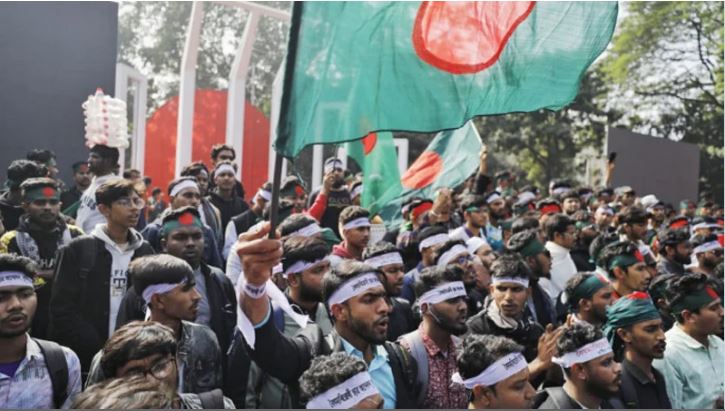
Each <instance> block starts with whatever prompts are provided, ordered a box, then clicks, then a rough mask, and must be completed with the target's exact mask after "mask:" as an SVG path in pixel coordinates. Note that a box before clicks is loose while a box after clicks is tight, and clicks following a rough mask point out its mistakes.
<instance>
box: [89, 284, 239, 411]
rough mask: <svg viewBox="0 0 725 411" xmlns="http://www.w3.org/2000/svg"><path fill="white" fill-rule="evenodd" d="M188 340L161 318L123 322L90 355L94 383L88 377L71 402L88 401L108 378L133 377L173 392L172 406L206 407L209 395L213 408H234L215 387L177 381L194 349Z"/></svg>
mask: <svg viewBox="0 0 725 411" xmlns="http://www.w3.org/2000/svg"><path fill="white" fill-rule="evenodd" d="M192 289H193V288H192ZM189 343H190V341H188V340H183V339H182V340H179V338H178V336H177V335H176V334H175V332H174V330H172V329H171V327H169V326H168V325H167V324H164V323H162V322H157V321H134V322H131V323H128V324H126V325H124V326H123V327H121V328H119V329H118V330H117V331H116V332H115V333H114V334H113V335H112V336H111V338H110V339H109V340H108V342H107V343H106V345H105V346H104V347H103V351H101V352H99V353H98V355H96V357H95V358H94V367H93V368H94V374H93V381H94V382H95V383H93V382H91V381H90V380H89V384H87V388H86V390H85V391H84V393H83V394H81V395H80V396H79V398H77V399H76V401H75V403H76V404H79V403H81V402H85V401H89V399H88V396H89V395H93V394H92V393H94V392H95V391H97V390H98V387H103V386H107V385H108V384H109V383H110V382H111V381H118V380H119V379H123V380H128V381H129V382H132V381H133V380H134V379H135V378H143V379H145V380H146V381H149V382H151V383H152V384H153V385H152V387H153V388H154V389H155V391H156V392H159V393H170V394H173V395H172V396H171V398H172V399H175V397H176V396H177V395H178V397H179V398H178V401H176V402H177V403H178V404H174V408H184V409H202V408H206V407H204V402H205V400H206V399H207V398H210V397H212V398H213V397H216V398H213V400H212V399H211V398H210V400H209V402H210V403H213V401H214V400H215V401H216V406H215V407H214V408H221V407H223V408H226V409H233V408H235V407H234V404H233V403H232V401H231V400H230V399H228V398H226V397H223V396H222V393H221V392H220V391H219V390H213V391H202V392H189V391H183V390H182V389H183V388H184V385H181V386H180V385H179V381H180V380H179V376H182V377H181V378H182V380H183V381H185V380H186V378H185V377H184V375H185V373H186V372H188V371H186V368H187V367H188V365H192V364H193V363H190V362H189V356H188V352H186V351H187V350H189V349H194V347H192V346H189ZM198 365H200V366H203V365H205V364H201V363H199V364H198ZM149 388H150V387H149ZM123 393H124V388H123V387H121V386H119V387H117V390H116V391H115V392H114V391H110V390H109V394H111V395H112V396H115V395H122V394H123ZM172 404H173V403H172ZM170 405H171V404H170ZM114 408H115V406H114ZM209 408H212V407H209Z"/></svg>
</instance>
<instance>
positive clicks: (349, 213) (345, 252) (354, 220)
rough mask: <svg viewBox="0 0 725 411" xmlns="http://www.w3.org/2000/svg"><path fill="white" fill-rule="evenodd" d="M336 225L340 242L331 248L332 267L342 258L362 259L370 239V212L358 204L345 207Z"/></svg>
mask: <svg viewBox="0 0 725 411" xmlns="http://www.w3.org/2000/svg"><path fill="white" fill-rule="evenodd" d="M321 225H322V226H323V227H324V226H325V225H324V224H321ZM338 227H339V232H340V233H341V234H342V242H341V243H340V244H339V245H336V246H335V247H333V248H332V256H331V257H330V263H331V264H332V267H333V268H334V267H336V266H337V265H338V264H340V262H342V260H344V259H350V260H358V261H362V259H363V257H362V254H363V251H364V250H365V247H367V246H368V241H370V213H369V212H368V210H366V209H364V208H362V207H358V206H350V207H347V208H346V209H344V210H342V212H341V213H340V222H339V224H338Z"/></svg>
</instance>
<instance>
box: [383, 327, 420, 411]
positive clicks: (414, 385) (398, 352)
mask: <svg viewBox="0 0 725 411" xmlns="http://www.w3.org/2000/svg"><path fill="white" fill-rule="evenodd" d="M384 347H385V350H386V351H387V352H388V355H389V356H390V357H392V358H393V359H394V362H395V363H397V364H400V371H401V373H402V378H403V381H404V384H405V386H406V391H407V392H408V393H410V400H414V401H416V406H420V404H419V403H418V399H419V398H421V392H423V393H425V392H424V391H422V390H420V383H419V382H418V367H417V366H416V361H415V359H414V358H413V357H412V356H411V355H410V353H409V352H408V350H406V349H405V348H403V347H402V346H401V345H400V344H398V343H394V342H390V341H386V342H385V345H384ZM391 364H392V362H391ZM393 375H395V371H393ZM422 398H425V397H422ZM398 401H401V399H400V398H398ZM398 404H400V402H398ZM403 408H412V407H403Z"/></svg>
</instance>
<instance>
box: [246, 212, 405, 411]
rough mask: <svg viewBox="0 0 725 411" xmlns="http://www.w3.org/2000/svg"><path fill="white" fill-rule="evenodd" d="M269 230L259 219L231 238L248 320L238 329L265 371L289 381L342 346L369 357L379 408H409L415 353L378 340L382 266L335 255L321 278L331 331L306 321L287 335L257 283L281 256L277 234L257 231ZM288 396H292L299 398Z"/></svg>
mask: <svg viewBox="0 0 725 411" xmlns="http://www.w3.org/2000/svg"><path fill="white" fill-rule="evenodd" d="M269 230H270V226H269V225H268V224H266V225H265V226H264V227H263V229H262V230H260V231H259V232H256V233H247V234H243V235H242V238H241V241H240V243H239V244H238V245H237V252H238V254H239V256H240V258H241V260H242V265H243V267H244V278H245V280H246V281H245V284H244V285H242V287H241V288H242V289H243V292H242V293H241V294H240V297H239V299H240V308H241V310H242V312H243V314H244V318H245V319H246V320H247V322H246V325H245V322H244V321H242V326H243V329H242V330H241V331H242V334H246V335H249V331H252V333H253V334H252V335H249V336H248V337H245V338H246V340H247V343H248V344H249V345H250V347H248V349H249V352H250V355H251V357H252V359H253V360H254V361H255V362H256V363H257V364H258V365H259V366H260V367H261V368H262V369H263V370H265V371H266V372H268V373H269V374H270V375H273V376H275V377H277V378H279V379H280V380H281V381H283V382H286V383H288V384H296V382H297V379H298V378H299V376H300V375H301V374H302V373H303V372H304V371H305V370H306V369H307V368H309V365H310V363H311V361H312V359H313V358H314V357H315V356H318V355H326V354H330V353H332V352H340V351H344V352H346V353H348V354H350V355H353V356H355V357H358V358H362V359H364V360H365V362H366V363H367V364H368V369H369V372H370V376H371V377H372V381H373V384H374V385H375V387H376V388H377V389H378V391H379V392H380V394H381V396H382V397H383V400H384V408H387V409H392V408H415V407H416V405H417V402H416V398H417V397H418V391H417V387H416V384H415V376H416V375H417V367H416V365H415V360H413V359H411V358H410V357H409V356H408V355H407V353H406V352H405V351H403V349H402V348H401V347H400V346H399V345H397V344H394V343H390V342H386V341H385V337H386V334H387V331H388V330H387V329H388V323H389V317H388V316H389V314H390V310H391V308H390V306H389V305H388V303H387V301H386V293H385V287H384V286H383V283H382V273H381V272H379V271H376V270H375V269H373V268H372V267H370V266H368V265H365V264H363V263H360V262H357V261H345V262H343V263H341V264H340V266H339V267H338V268H337V269H336V270H332V271H330V272H329V273H327V274H326V275H325V277H324V278H323V284H322V289H323V291H322V294H323V299H324V300H325V301H326V303H327V306H328V308H329V309H330V311H331V312H332V315H333V316H334V318H335V321H334V327H335V331H334V332H333V333H331V337H330V338H322V336H321V333H320V330H319V327H317V326H316V325H310V326H308V327H306V328H305V330H304V331H303V332H302V333H301V334H299V335H298V336H295V337H294V338H289V337H286V336H284V335H282V334H281V333H280V332H279V331H278V330H277V329H276V327H275V326H274V324H273V322H272V321H270V317H271V307H270V304H269V300H268V298H267V296H266V295H267V293H266V287H265V285H264V284H266V283H267V281H268V280H269V278H270V277H271V274H272V267H274V266H275V265H277V263H278V262H279V259H280V258H281V257H282V249H281V247H280V243H279V241H277V240H273V239H267V238H264V237H266V236H267V234H268V232H269ZM250 340H251V341H250ZM293 403H294V404H296V405H297V404H299V399H298V398H295V399H294V401H293ZM297 406H298V405H297Z"/></svg>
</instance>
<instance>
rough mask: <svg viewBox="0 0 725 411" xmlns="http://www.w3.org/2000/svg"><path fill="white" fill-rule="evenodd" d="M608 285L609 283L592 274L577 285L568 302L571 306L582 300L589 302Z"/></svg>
mask: <svg viewBox="0 0 725 411" xmlns="http://www.w3.org/2000/svg"><path fill="white" fill-rule="evenodd" d="M608 284H609V281H607V280H605V279H604V278H602V277H600V276H599V275H598V274H594V275H592V276H590V277H588V278H587V279H586V280H584V281H582V282H581V283H579V285H578V286H577V287H576V288H575V289H574V291H573V292H572V295H570V296H569V300H568V301H570V303H571V306H573V305H574V304H575V303H576V302H578V301H579V300H581V299H582V298H583V299H585V300H591V299H592V297H593V296H594V294H595V293H596V292H597V291H599V290H600V289H601V288H602V287H605V286H607V285H608Z"/></svg>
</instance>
